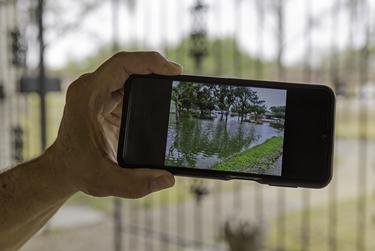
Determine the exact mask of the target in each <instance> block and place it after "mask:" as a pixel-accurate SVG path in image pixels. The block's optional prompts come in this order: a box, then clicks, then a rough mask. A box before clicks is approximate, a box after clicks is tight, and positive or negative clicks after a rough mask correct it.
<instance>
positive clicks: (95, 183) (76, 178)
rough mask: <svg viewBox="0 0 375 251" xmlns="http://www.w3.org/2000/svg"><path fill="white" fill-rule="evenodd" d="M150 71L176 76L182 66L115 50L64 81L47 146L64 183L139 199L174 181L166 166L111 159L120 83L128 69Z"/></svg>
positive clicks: (100, 193) (116, 131) (156, 55)
mask: <svg viewBox="0 0 375 251" xmlns="http://www.w3.org/2000/svg"><path fill="white" fill-rule="evenodd" d="M150 73H157V74H162V75H178V74H180V73H181V67H180V66H179V65H178V64H176V63H173V62H170V61H168V60H167V59H165V58H164V57H162V56H161V55H160V54H159V53H157V52H120V53H118V54H116V55H114V56H113V57H112V58H110V59H109V60H108V61H106V62H105V63H104V64H102V65H101V66H100V67H99V68H98V69H97V70H96V71H95V72H93V73H89V74H85V75H83V76H81V77H80V78H79V79H77V80H76V81H74V82H73V83H72V84H71V85H70V86H69V88H68V91H67V97H66V105H65V109H64V115H63V118H62V121H61V125H60V129H59V132H58V136H57V139H56V141H55V143H54V144H53V145H52V146H51V148H50V149H48V150H47V153H48V154H50V155H51V156H53V157H52V161H54V162H55V163H56V164H55V165H54V166H56V169H55V170H54V171H55V173H57V174H58V175H61V177H62V179H64V183H65V184H66V185H67V188H69V189H72V191H76V190H80V191H83V192H85V193H87V194H90V195H93V196H119V197H124V198H139V197H143V196H145V195H147V194H149V193H151V192H155V191H158V190H161V189H164V188H168V187H171V186H173V185H174V177H173V175H172V174H171V173H169V172H167V171H164V170H155V169H130V168H129V169H127V168H121V167H119V166H118V165H117V163H116V153H117V142H118V134H119V127H120V120H121V110H122V99H123V85H124V83H125V81H126V80H127V79H128V77H129V75H130V74H150Z"/></svg>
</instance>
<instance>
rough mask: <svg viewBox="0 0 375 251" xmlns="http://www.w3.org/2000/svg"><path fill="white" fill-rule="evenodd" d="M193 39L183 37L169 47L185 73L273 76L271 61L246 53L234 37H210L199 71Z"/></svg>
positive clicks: (170, 56)
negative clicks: (193, 49)
mask: <svg viewBox="0 0 375 251" xmlns="http://www.w3.org/2000/svg"><path fill="white" fill-rule="evenodd" d="M191 45H192V42H191V39H190V38H189V37H187V38H185V39H183V40H181V42H180V43H179V44H177V45H176V46H173V47H168V48H167V49H166V50H165V53H166V55H167V57H168V58H170V59H171V60H174V61H176V62H178V63H180V64H182V65H183V67H184V73H186V74H197V73H199V74H203V75H209V76H226V77H230V76H232V77H241V78H256V79H259V78H262V77H263V76H267V75H268V76H271V74H272V72H271V71H272V64H271V63H270V62H266V61H264V60H260V59H258V58H256V57H253V56H251V55H250V54H249V53H248V52H245V51H244V50H243V49H242V48H241V47H239V45H238V43H236V41H235V40H234V39H233V38H229V37H227V38H208V40H207V47H208V54H207V56H206V57H205V58H204V59H203V62H202V69H200V70H199V71H197V69H196V68H195V64H194V60H193V58H192V57H191V54H190V49H191Z"/></svg>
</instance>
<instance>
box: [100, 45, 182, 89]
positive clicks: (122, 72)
mask: <svg viewBox="0 0 375 251" xmlns="http://www.w3.org/2000/svg"><path fill="white" fill-rule="evenodd" d="M181 71H182V68H181V66H180V65H178V64H176V63H174V62H171V61H168V60H167V59H166V58H164V57H163V56H162V55H161V54H160V53H158V52H120V53H117V54H116V55H114V56H113V57H111V58H110V59H108V60H107V61H106V62H105V63H104V64H102V65H101V66H100V67H99V68H98V69H97V70H96V71H95V74H96V75H97V76H98V79H99V80H100V81H98V85H100V86H105V88H107V90H109V91H111V92H112V91H116V90H118V89H120V88H122V87H123V85H124V83H125V81H126V80H127V78H128V77H129V75H131V74H150V73H156V74H161V75H178V74H181Z"/></svg>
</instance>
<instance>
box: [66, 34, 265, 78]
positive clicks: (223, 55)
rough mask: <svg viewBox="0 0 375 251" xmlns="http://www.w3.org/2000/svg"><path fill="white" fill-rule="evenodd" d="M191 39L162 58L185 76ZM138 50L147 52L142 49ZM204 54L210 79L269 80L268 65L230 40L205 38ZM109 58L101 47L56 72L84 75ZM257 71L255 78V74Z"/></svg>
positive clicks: (168, 49) (191, 65)
mask: <svg viewBox="0 0 375 251" xmlns="http://www.w3.org/2000/svg"><path fill="white" fill-rule="evenodd" d="M191 44H192V42H191V39H190V38H189V37H187V38H185V39H183V40H181V42H180V43H178V44H177V45H175V46H170V47H166V48H165V49H164V52H165V53H164V54H165V56H166V57H167V58H168V59H170V60H173V61H176V62H178V63H180V64H182V65H183V68H184V73H185V74H194V72H196V71H195V67H194V61H193V58H192V57H191V55H190V48H191ZM121 50H127V51H136V50H141V48H140V47H139V46H137V43H133V44H130V45H129V44H128V45H127V46H126V48H125V47H123V48H122V47H121V46H120V49H119V51H121ZM142 50H151V49H147V48H146V49H144V48H142ZM207 50H208V54H207V56H206V57H205V58H204V59H203V65H202V71H201V73H202V74H205V75H210V76H215V75H216V76H232V77H243V78H257V75H259V76H258V77H261V75H264V76H270V75H271V70H272V64H271V63H270V62H266V61H264V60H260V59H257V58H255V57H253V56H251V55H250V54H248V53H247V52H245V51H243V49H242V48H240V47H239V46H238V45H237V43H236V42H235V40H234V39H232V38H229V37H228V38H209V39H208V41H207ZM112 54H113V50H112V46H111V45H105V46H102V47H100V48H99V49H98V50H97V52H96V53H93V54H92V55H91V56H88V57H86V58H84V59H79V60H77V59H70V60H68V63H67V64H66V66H65V67H63V68H62V69H60V70H59V71H64V72H68V73H70V74H72V75H75V76H78V75H81V74H83V73H85V72H91V71H93V70H95V69H96V68H97V67H98V66H99V65H100V64H101V63H103V62H104V61H105V60H106V59H108V58H109V57H110V56H111V55H112ZM257 71H258V74H257Z"/></svg>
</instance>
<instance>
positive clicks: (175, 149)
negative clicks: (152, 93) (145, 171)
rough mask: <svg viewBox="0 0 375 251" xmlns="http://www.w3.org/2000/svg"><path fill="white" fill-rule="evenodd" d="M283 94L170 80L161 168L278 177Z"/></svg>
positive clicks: (266, 89)
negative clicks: (172, 167) (197, 169)
mask: <svg viewBox="0 0 375 251" xmlns="http://www.w3.org/2000/svg"><path fill="white" fill-rule="evenodd" d="M285 106H286V90H281V89H270V88H255V87H244V86H233V85H222V84H220V85H217V84H202V83H192V82H182V81H174V82H173V84H172V94H171V104H170V113H169V123H168V137H167V145H166V151H165V163H164V164H165V165H166V166H175V167H188V168H199V169H209V170H220V171H232V172H242V173H253V174H267V175H276V176H280V175H281V173H282V158H283V139H284V122H285Z"/></svg>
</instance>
